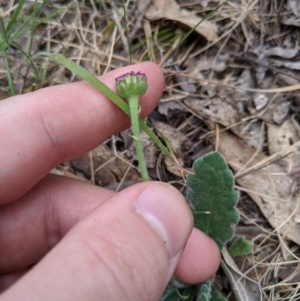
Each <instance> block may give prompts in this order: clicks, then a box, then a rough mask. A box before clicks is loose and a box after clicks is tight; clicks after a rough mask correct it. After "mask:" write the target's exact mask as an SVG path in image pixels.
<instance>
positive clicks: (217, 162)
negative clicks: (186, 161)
mask: <svg viewBox="0 0 300 301" xmlns="http://www.w3.org/2000/svg"><path fill="white" fill-rule="evenodd" d="M193 170H194V172H195V174H191V175H188V177H187V180H186V185H187V187H188V188H189V190H188V193H187V199H188V200H189V202H190V204H191V206H192V211H193V214H194V221H195V226H196V227H197V228H198V229H200V230H201V231H203V232H205V233H206V234H207V235H209V236H210V237H211V238H213V239H214V240H215V241H216V243H217V244H218V246H219V248H220V249H222V248H223V246H224V244H225V243H226V242H227V241H228V240H230V239H231V238H232V236H233V234H234V229H233V228H232V225H233V224H236V223H237V222H238V220H239V214H238V212H237V210H236V204H237V201H238V194H237V192H236V191H235V190H234V189H233V184H234V180H233V175H232V172H231V171H230V169H229V168H228V165H227V163H226V161H225V159H224V157H223V156H222V155H221V154H220V153H218V152H213V153H210V154H208V155H206V156H205V157H203V158H200V159H198V160H196V161H195V163H194V165H193Z"/></svg>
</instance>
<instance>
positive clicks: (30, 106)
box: [0, 62, 164, 204]
mask: <svg viewBox="0 0 300 301" xmlns="http://www.w3.org/2000/svg"><path fill="white" fill-rule="evenodd" d="M130 71H135V72H137V71H141V72H143V73H145V74H146V76H147V78H148V85H149V88H148V90H147V92H146V94H145V95H143V97H142V98H141V104H142V113H141V114H142V116H146V115H148V114H149V113H150V112H151V111H152V110H153V109H154V108H155V106H156V105H157V102H158V101H159V98H160V96H161V94H162V91H163V88H164V78H163V74H162V72H161V70H160V69H159V68H158V66H157V65H155V64H154V63H150V62H145V63H141V64H137V65H133V66H128V67H124V68H120V69H116V70H114V71H111V72H109V73H107V74H105V75H103V76H101V77H100V80H101V81H103V82H104V83H105V84H106V85H107V86H109V87H110V88H112V89H115V78H116V77H118V76H120V75H122V74H124V73H126V72H130ZM0 116H1V119H2V120H1V124H0V141H1V148H0V166H1V169H0V204H4V203H8V202H10V201H12V200H15V199H16V198H18V197H20V196H21V195H23V194H24V193H25V192H26V191H28V190H29V189H30V188H31V187H32V186H33V185H34V184H36V183H37V182H38V181H39V180H40V179H41V178H42V177H44V176H45V175H46V174H47V173H48V172H49V171H50V170H51V169H52V168H53V167H54V166H56V165H57V164H59V163H62V162H64V161H68V160H70V159H72V158H75V157H77V156H79V155H81V154H84V153H85V152H87V151H88V150H90V149H92V148H94V147H96V146H97V145H99V144H100V143H101V142H103V141H104V140H105V139H107V138H108V137H109V136H111V135H113V134H115V133H118V132H120V131H122V130H124V129H125V128H126V127H128V126H129V125H130V120H129V117H128V116H127V115H126V114H125V113H124V112H122V111H121V110H120V109H119V108H118V107H117V106H116V105H114V104H113V103H112V102H111V101H110V100H108V99H107V98H106V97H105V96H103V95H102V94H101V93H100V92H99V91H98V90H96V89H95V88H94V87H92V86H91V85H89V84H88V83H86V82H76V83H72V84H66V85H60V86H55V87H49V88H45V89H41V90H38V91H36V92H33V93H28V94H25V95H19V96H15V97H12V98H9V99H7V100H4V101H1V103H0Z"/></svg>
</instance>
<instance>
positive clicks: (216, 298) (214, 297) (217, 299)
mask: <svg viewBox="0 0 300 301" xmlns="http://www.w3.org/2000/svg"><path fill="white" fill-rule="evenodd" d="M209 301H228V300H227V299H226V298H225V297H223V296H222V295H221V294H220V293H219V292H212V294H211V298H210V300H209Z"/></svg>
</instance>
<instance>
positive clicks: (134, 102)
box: [128, 96, 149, 181]
mask: <svg viewBox="0 0 300 301" xmlns="http://www.w3.org/2000/svg"><path fill="white" fill-rule="evenodd" d="M128 103H129V109H130V117H131V128H132V133H133V139H134V142H135V148H136V153H137V157H138V161H139V165H140V171H141V175H142V178H143V180H144V181H149V176H148V172H147V166H146V161H145V158H144V153H143V146H142V142H141V138H140V126H139V97H138V96H131V97H130V98H129V99H128Z"/></svg>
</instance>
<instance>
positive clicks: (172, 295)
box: [160, 282, 180, 301]
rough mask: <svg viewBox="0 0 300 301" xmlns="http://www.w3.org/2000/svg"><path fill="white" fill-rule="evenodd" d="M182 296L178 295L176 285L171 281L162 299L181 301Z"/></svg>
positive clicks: (163, 300)
mask: <svg viewBox="0 0 300 301" xmlns="http://www.w3.org/2000/svg"><path fill="white" fill-rule="evenodd" d="M179 300H180V297H179V295H178V292H177V289H176V287H175V286H174V285H173V284H172V282H169V284H168V286H167V287H166V289H165V291H164V293H163V295H162V297H161V298H160V301H179Z"/></svg>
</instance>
